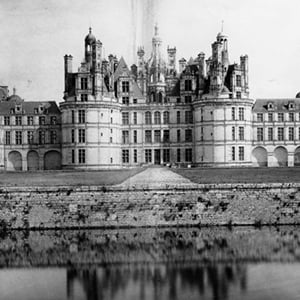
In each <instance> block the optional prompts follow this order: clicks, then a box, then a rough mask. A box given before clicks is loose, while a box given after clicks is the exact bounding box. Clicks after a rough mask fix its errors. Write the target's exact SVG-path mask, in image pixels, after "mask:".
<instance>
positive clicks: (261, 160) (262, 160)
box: [252, 147, 268, 167]
mask: <svg viewBox="0 0 300 300" xmlns="http://www.w3.org/2000/svg"><path fill="white" fill-rule="evenodd" d="M252 164H253V166H254V167H267V165H268V153H267V150H266V149H265V148H263V147H257V148H255V149H254V150H253V151H252Z"/></svg>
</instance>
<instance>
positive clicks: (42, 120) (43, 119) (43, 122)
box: [39, 116, 46, 125]
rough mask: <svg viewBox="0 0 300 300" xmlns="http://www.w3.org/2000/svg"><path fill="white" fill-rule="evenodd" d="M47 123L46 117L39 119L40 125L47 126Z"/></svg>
mask: <svg viewBox="0 0 300 300" xmlns="http://www.w3.org/2000/svg"><path fill="white" fill-rule="evenodd" d="M45 123H46V118H45V116H40V117H39V125H45Z"/></svg>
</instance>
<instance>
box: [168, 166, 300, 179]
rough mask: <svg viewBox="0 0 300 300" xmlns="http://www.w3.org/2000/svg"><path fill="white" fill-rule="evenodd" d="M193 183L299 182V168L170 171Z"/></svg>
mask: <svg viewBox="0 0 300 300" xmlns="http://www.w3.org/2000/svg"><path fill="white" fill-rule="evenodd" d="M172 171H173V172H175V173H177V174H180V175H182V176H184V177H186V178H188V179H190V180H191V181H193V182H195V183H239V182H242V183H264V182H300V168H234V169H223V168H217V169H215V168H213V169H196V168H195V169H172Z"/></svg>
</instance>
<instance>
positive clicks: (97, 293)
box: [67, 264, 247, 300]
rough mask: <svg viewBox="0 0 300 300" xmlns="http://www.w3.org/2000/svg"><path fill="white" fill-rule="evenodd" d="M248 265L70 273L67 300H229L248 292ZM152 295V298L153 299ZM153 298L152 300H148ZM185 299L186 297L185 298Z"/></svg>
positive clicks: (72, 271)
mask: <svg viewBox="0 0 300 300" xmlns="http://www.w3.org/2000/svg"><path fill="white" fill-rule="evenodd" d="M246 281H247V267H246V265H217V266H205V267H204V266H167V265H164V264H159V265H155V266H153V265H142V266H137V265H133V266H110V267H107V266H106V267H100V268H97V269H92V270H90V269H69V270H68V271H67V291H68V294H67V295H68V299H76V294H75V291H77V292H78V291H79V290H81V292H79V293H80V294H84V299H89V300H98V299H124V298H123V297H124V295H126V298H125V299H141V300H146V299H155V300H174V299H191V297H198V298H199V296H204V295H210V294H211V296H212V299H229V298H228V292H229V289H236V290H240V291H245V290H246ZM150 295H151V296H150ZM149 296H150V297H149ZM183 296H184V297H183Z"/></svg>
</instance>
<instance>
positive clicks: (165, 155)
mask: <svg viewBox="0 0 300 300" xmlns="http://www.w3.org/2000/svg"><path fill="white" fill-rule="evenodd" d="M163 162H164V163H168V162H170V149H163Z"/></svg>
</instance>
